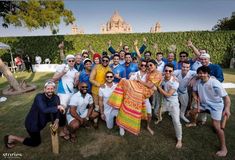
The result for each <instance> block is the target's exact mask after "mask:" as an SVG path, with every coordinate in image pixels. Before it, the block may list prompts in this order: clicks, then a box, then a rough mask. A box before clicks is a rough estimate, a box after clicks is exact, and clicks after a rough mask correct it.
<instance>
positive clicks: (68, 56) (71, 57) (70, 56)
mask: <svg viewBox="0 0 235 160" xmlns="http://www.w3.org/2000/svg"><path fill="white" fill-rule="evenodd" d="M65 59H66V61H67V60H68V59H75V57H74V55H72V54H69V55H67V56H66V58H65Z"/></svg>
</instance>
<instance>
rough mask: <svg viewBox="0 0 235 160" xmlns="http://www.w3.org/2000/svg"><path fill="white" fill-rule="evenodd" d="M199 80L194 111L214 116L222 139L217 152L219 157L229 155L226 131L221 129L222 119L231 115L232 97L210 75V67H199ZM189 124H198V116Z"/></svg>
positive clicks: (216, 128)
mask: <svg viewBox="0 0 235 160" xmlns="http://www.w3.org/2000/svg"><path fill="white" fill-rule="evenodd" d="M197 74H198V77H199V80H198V81H197V82H196V85H195V86H194V87H193V98H194V100H195V101H196V102H197V106H195V107H196V108H195V109H194V113H196V117H197V113H200V112H209V113H210V115H211V118H212V125H213V127H214V128H215V130H216V134H217V136H218V138H219V141H220V150H219V151H218V152H217V153H216V155H217V156H219V157H225V156H226V155H227V152H228V150H227V147H226V143H225V136H224V131H223V129H221V127H222V126H221V120H222V117H223V118H224V119H228V118H229V116H230V114H231V113H230V105H231V101H230V98H229V96H228V94H227V92H226V91H225V89H224V88H223V87H222V84H221V83H220V82H219V81H218V80H217V79H215V78H212V77H210V68H209V67H208V66H201V67H199V68H198V69H197ZM193 120H194V121H193V122H192V123H190V124H189V125H188V126H189V127H190V126H196V118H194V119H193Z"/></svg>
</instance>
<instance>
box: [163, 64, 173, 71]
mask: <svg viewBox="0 0 235 160" xmlns="http://www.w3.org/2000/svg"><path fill="white" fill-rule="evenodd" d="M166 67H170V68H172V69H173V70H174V65H173V64H172V63H167V64H166V65H165V66H164V69H165V68H166Z"/></svg>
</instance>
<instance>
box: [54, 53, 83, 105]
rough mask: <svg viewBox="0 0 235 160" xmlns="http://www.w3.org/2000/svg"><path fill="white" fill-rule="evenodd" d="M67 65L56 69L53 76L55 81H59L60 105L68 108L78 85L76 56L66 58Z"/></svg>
mask: <svg viewBox="0 0 235 160" xmlns="http://www.w3.org/2000/svg"><path fill="white" fill-rule="evenodd" d="M66 62H67V64H62V65H60V66H59V67H58V68H57V69H56V73H55V74H54V76H53V78H52V79H53V80H54V81H58V88H57V95H58V96H59V97H60V103H61V105H63V106H64V107H65V109H66V108H67V105H68V103H69V100H70V98H71V96H72V95H73V94H74V92H75V90H74V88H75V87H76V86H77V83H78V76H79V74H78V71H77V70H76V69H75V68H74V64H75V57H74V55H67V56H66Z"/></svg>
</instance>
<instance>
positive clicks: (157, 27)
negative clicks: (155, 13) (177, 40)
mask: <svg viewBox="0 0 235 160" xmlns="http://www.w3.org/2000/svg"><path fill="white" fill-rule="evenodd" d="M157 32H161V25H160V22H157V23H156V24H155V26H153V27H151V29H150V33H157Z"/></svg>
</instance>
